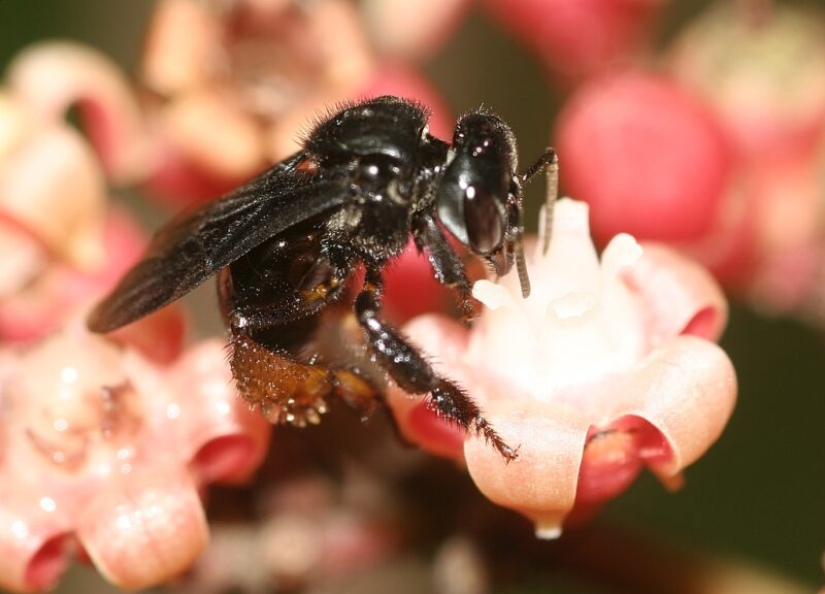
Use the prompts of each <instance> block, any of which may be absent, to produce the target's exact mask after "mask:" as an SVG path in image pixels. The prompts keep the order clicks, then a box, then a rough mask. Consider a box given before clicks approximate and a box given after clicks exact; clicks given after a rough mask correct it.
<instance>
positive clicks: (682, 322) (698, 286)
mask: <svg viewBox="0 0 825 594" xmlns="http://www.w3.org/2000/svg"><path fill="white" fill-rule="evenodd" d="M623 279H624V281H625V282H626V283H627V284H628V285H629V286H630V287H631V288H632V289H633V290H634V292H635V293H636V295H637V296H638V297H639V298H641V299H642V302H643V307H642V308H641V310H642V311H643V312H645V323H646V326H647V332H648V336H649V337H650V341H651V346H653V347H655V346H658V345H659V344H660V343H662V342H663V341H665V340H669V339H670V338H672V337H674V336H678V335H680V334H690V335H693V336H698V337H700V338H705V339H707V340H718V339H719V337H720V336H721V335H722V331H723V330H724V328H725V325H726V324H727V318H728V305H727V300H726V299H725V296H724V294H723V293H722V290H721V288H720V287H719V285H718V284H717V283H716V282H715V281H714V279H713V277H712V276H711V275H710V273H708V272H707V270H705V269H704V268H703V267H702V266H700V265H699V264H697V263H695V262H694V261H692V260H690V259H688V258H686V257H685V256H682V255H681V254H679V253H678V252H676V251H674V250H672V249H669V248H667V247H665V246H663V245H660V244H656V243H645V244H644V255H643V256H642V258H641V259H640V260H639V262H637V264H636V265H635V266H633V267H631V268H628V269H627V270H626V271H625V273H624V275H623Z"/></svg>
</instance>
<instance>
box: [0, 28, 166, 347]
mask: <svg viewBox="0 0 825 594" xmlns="http://www.w3.org/2000/svg"><path fill="white" fill-rule="evenodd" d="M75 106H76V107H77V108H78V110H79V113H80V114H81V119H82V123H83V125H84V131H85V132H87V134H88V137H89V140H87V139H86V138H85V137H84V136H83V135H82V134H81V133H80V132H79V131H78V130H76V129H75V128H74V127H73V126H71V125H70V124H69V123H68V122H67V120H66V116H67V113H68V111H69V109H70V108H72V107H75ZM141 134H142V133H141V129H140V121H139V117H138V113H137V105H136V103H135V102H134V99H133V98H132V96H131V93H130V90H129V87H128V84H127V83H126V81H125V79H124V78H123V77H122V75H121V74H120V73H119V72H118V70H117V69H116V68H115V66H114V65H113V64H112V63H111V62H110V61H109V60H108V59H107V58H105V57H104V56H102V55H101V54H99V53H97V52H96V51H94V50H91V49H88V48H85V47H83V46H80V45H78V44H74V43H67V42H50V43H41V44H37V45H34V46H32V47H30V48H28V49H26V50H24V51H23V52H21V53H20V54H19V55H18V56H16V57H15V58H14V59H13V60H12V62H11V64H10V65H9V67H8V69H7V71H6V84H5V86H4V87H3V89H2V90H0V251H2V253H3V258H2V259H0V341H4V342H5V341H16V342H22V341H30V340H34V339H36V338H38V337H40V336H43V335H45V334H46V333H48V332H50V331H53V330H55V329H56V328H57V327H59V326H60V325H61V324H62V323H63V322H64V321H65V320H66V319H67V318H68V317H69V316H70V315H71V314H72V312H74V311H75V310H76V309H77V308H78V307H83V306H84V305H85V304H86V303H87V302H88V301H89V300H90V299H93V298H95V297H96V296H97V295H99V294H101V293H102V292H104V291H106V290H107V289H108V288H110V287H111V286H112V285H113V284H114V282H115V281H116V280H117V279H118V278H119V277H120V276H121V275H122V273H123V272H124V271H125V270H126V268H128V267H129V266H130V265H131V264H132V263H133V262H134V261H135V260H136V259H137V258H138V257H139V255H140V252H141V250H142V248H143V244H144V239H143V235H142V232H141V231H140V230H139V229H138V227H137V224H136V223H135V222H133V221H132V219H131V218H130V217H129V216H127V215H126V214H124V213H121V212H115V211H110V209H109V207H108V204H107V198H108V197H107V189H106V185H107V178H108V179H109V180H112V181H115V182H126V181H134V180H135V179H136V177H137V176H138V175H139V169H140V167H141V164H140V158H139V155H140V151H141V149H140V147H141V146H142V144H141V143H142V141H141ZM178 315H179V314H178Z"/></svg>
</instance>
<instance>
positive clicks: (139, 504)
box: [77, 468, 209, 589]
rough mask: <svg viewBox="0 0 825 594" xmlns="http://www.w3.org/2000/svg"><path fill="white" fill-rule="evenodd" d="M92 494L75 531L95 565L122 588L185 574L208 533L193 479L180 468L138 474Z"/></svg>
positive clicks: (145, 584) (204, 542) (206, 539)
mask: <svg viewBox="0 0 825 594" xmlns="http://www.w3.org/2000/svg"><path fill="white" fill-rule="evenodd" d="M119 487H120V488H112V487H111V486H110V487H108V488H107V490H106V491H105V492H104V493H102V494H100V495H99V496H97V497H95V498H94V499H93V500H92V501H90V502H89V504H88V505H87V506H86V507H85V508H84V510H83V513H82V514H81V515H80V517H79V518H78V526H77V535H78V538H79V540H80V542H81V543H82V544H83V547H84V549H85V550H86V552H87V553H88V554H89V557H90V558H91V559H92V561H93V562H94V564H95V566H96V567H97V569H98V570H99V571H100V572H101V573H102V574H103V575H104V576H105V577H106V579H108V580H109V581H111V582H112V583H113V584H115V585H117V586H119V587H121V588H129V589H137V588H146V587H149V586H152V585H154V584H157V583H161V582H165V581H169V580H170V579H172V578H175V577H177V576H179V575H180V574H181V573H183V572H184V571H185V570H186V569H187V568H188V567H189V566H190V565H191V564H192V563H193V562H194V561H195V559H196V558H197V556H198V555H199V554H200V553H201V552H202V551H203V549H204V548H205V547H206V545H207V543H208V540H209V532H208V528H207V525H206V518H205V516H204V511H203V506H202V505H201V502H200V499H199V497H198V493H197V490H196V487H195V484H194V482H193V481H192V480H191V479H188V478H187V477H185V475H183V474H182V473H181V472H180V471H179V470H176V469H169V470H168V471H164V470H162V469H157V468H153V469H151V470H150V471H147V472H145V473H136V474H135V475H132V476H130V477H129V478H128V480H123V481H121V484H120V485H119Z"/></svg>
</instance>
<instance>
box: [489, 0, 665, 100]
mask: <svg viewBox="0 0 825 594" xmlns="http://www.w3.org/2000/svg"><path fill="white" fill-rule="evenodd" d="M484 5H485V7H486V8H488V9H489V11H490V12H491V13H492V16H493V17H494V18H495V22H496V23H497V24H500V25H502V26H503V27H506V28H507V29H508V30H510V31H512V33H513V34H514V35H515V36H516V38H517V39H519V40H521V41H523V42H525V43H526V44H527V46H528V47H529V48H530V49H532V50H533V51H534V52H535V53H536V54H537V55H538V57H539V59H540V60H541V61H542V63H543V64H544V66H545V67H547V68H548V70H549V71H550V72H552V73H553V74H554V75H555V76H556V78H557V79H559V80H560V82H563V83H567V84H572V83H577V82H580V81H581V80H583V79H584V78H586V77H588V76H593V75H594V74H598V73H600V72H604V71H606V70H610V69H612V68H615V67H616V66H620V67H624V66H627V65H628V64H629V63H633V61H634V60H637V59H638V57H639V56H640V55H644V54H645V53H646V52H647V51H648V50H649V49H650V46H651V44H652V39H653V32H654V31H655V24H656V21H657V17H658V16H659V14H660V13H661V12H662V10H663V9H664V8H665V7H666V6H667V1H666V0H578V1H577V2H569V1H568V0H485V2H484Z"/></svg>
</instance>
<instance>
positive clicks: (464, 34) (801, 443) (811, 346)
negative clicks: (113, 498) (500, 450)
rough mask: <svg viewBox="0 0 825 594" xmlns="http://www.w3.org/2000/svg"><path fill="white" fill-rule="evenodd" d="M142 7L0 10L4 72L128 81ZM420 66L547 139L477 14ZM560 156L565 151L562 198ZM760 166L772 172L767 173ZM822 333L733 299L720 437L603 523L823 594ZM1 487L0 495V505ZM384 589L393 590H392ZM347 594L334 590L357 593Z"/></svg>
mask: <svg viewBox="0 0 825 594" xmlns="http://www.w3.org/2000/svg"><path fill="white" fill-rule="evenodd" d="M709 4H711V2H705V1H702V2H699V1H693V0H681V1H678V2H671V3H667V5H666V7H665V8H664V10H663V13H662V17H661V22H660V24H659V25H658V26H657V28H656V33H655V43H656V44H657V45H658V46H660V47H663V46H665V45H666V44H667V43H668V42H669V40H671V39H672V38H674V36H676V35H677V34H678V33H679V32H680V31H681V30H682V28H684V27H685V26H686V25H687V24H688V23H690V22H691V20H692V19H695V18H696V16H697V15H698V14H700V13H701V12H702V11H703V10H704V9H705V8H706V7H707V6H708V5H709ZM777 4H779V3H777ZM822 4H823V7H825V3H822ZM152 9H153V2H150V1H148V0H131V1H129V2H112V1H111V0H72V1H71V2H36V1H34V2H32V1H29V2H23V1H22V0H0V68H2V67H4V66H5V65H6V64H7V63H8V62H9V61H10V60H11V59H12V57H13V56H14V55H15V53H16V52H18V51H19V50H21V49H22V48H24V47H26V46H27V45H28V44H30V43H32V42H36V41H39V40H43V39H50V38H63V39H74V40H79V41H82V42H84V43H86V44H89V45H91V46H93V47H96V48H99V49H100V50H102V51H103V52H105V53H106V54H107V55H109V56H111V57H112V58H114V59H115V60H116V61H117V62H118V63H119V64H120V65H121V66H122V67H123V69H124V70H125V71H126V72H129V73H133V72H135V71H136V69H137V65H138V60H139V55H140V51H141V47H142V43H143V39H144V30H145V26H146V23H147V20H148V18H149V16H150V14H151V11H152ZM421 68H422V70H423V72H424V73H425V75H426V76H428V77H429V78H430V80H431V81H432V83H433V85H434V86H435V88H437V89H438V91H440V93H441V94H442V96H443V97H444V99H445V100H446V103H447V105H448V106H449V108H450V110H451V111H452V113H453V114H460V113H462V112H464V111H466V110H469V109H471V108H474V107H476V106H478V105H479V104H484V105H485V106H489V107H491V108H492V109H493V110H495V112H497V113H498V114H499V115H501V116H502V117H503V118H504V119H505V120H506V121H507V122H509V123H510V125H511V126H512V127H513V129H514V131H515V133H516V135H517V137H518V141H519V149H520V154H521V158H522V159H523V161H524V162H526V161H528V160H530V159H531V158H532V156H533V155H538V154H539V153H540V152H541V151H542V149H543V148H544V147H545V146H547V145H548V144H550V143H552V142H554V140H553V138H554V136H553V134H554V132H553V131H554V125H555V122H556V118H557V115H558V113H559V110H560V108H561V106H562V105H563V103H564V102H565V100H566V98H567V97H568V90H566V89H565V88H564V86H563V85H561V84H556V83H555V82H554V81H553V79H552V78H551V77H549V76H548V75H547V74H546V73H545V72H544V70H543V68H542V65H541V64H540V62H539V60H537V59H536V58H535V57H534V54H533V53H532V52H531V51H530V50H529V49H528V48H526V47H525V46H524V45H523V44H519V43H516V42H515V41H514V40H513V38H512V37H511V36H510V35H508V34H507V33H506V32H505V31H503V30H502V28H500V27H498V26H496V24H495V23H494V22H493V20H492V19H491V18H490V17H489V15H488V14H485V13H484V12H482V11H481V10H479V9H477V8H475V9H471V10H470V12H469V14H468V15H467V16H466V18H465V19H464V20H463V21H462V22H461V24H460V26H458V28H457V29H456V30H455V32H454V33H453V34H452V35H451V36H450V37H449V39H447V40H446V41H445V42H444V44H443V45H442V46H441V47H440V48H439V49H438V50H437V51H435V52H434V53H433V54H432V55H430V56H427V57H426V58H425V59H422V62H421ZM564 158H565V157H564V154H562V155H561V162H562V169H561V180H562V189H563V190H564V188H565V185H564V184H565V181H564V178H565V169H564V162H565V161H564ZM762 165H763V166H764V167H765V168H770V167H771V163H770V162H765V163H762ZM627 166H628V167H633V166H634V164H633V163H628V164H627ZM593 175H599V171H594V172H593ZM542 195H543V187H542V184H541V183H536V184H535V185H534V186H533V187H531V188H530V191H529V198H528V199H529V201H530V203H531V204H532V205H533V206H534V207H537V205H538V204H540V203H541V201H542ZM118 197H119V199H123V200H124V201H125V202H127V203H129V204H132V205H134V204H136V203H137V202H138V201H136V200H135V199H134V198H133V197H132V198H130V196H129V191H128V190H123V191H119V192H118ZM140 204H142V205H143V206H142V208H145V209H146V211H145V212H144V213H143V216H144V218H145V220H146V221H147V222H148V224H149V225H154V224H156V223H157V222H158V221H159V220H162V219H164V218H165V217H166V216H168V215H167V213H168V212H169V209H167V208H165V207H160V206H157V205H152V204H149V205H148V206H146V203H145V202H140ZM527 220H534V217H532V216H528V218H527ZM204 299H207V300H209V299H211V296H206V297H204ZM205 310H206V312H207V313H205V314H203V315H202V320H203V321H202V324H201V326H200V332H201V333H210V332H218V331H219V328H220V325H219V321H218V320H217V319H216V318H217V316H216V315H214V314H213V313H211V312H210V308H209V307H207V308H205ZM212 311H214V310H212ZM823 330H825V328H823V327H821V326H820V327H817V325H816V324H813V323H809V322H806V321H800V320H799V318H798V316H794V315H792V313H788V314H786V315H779V314H776V313H773V314H765V313H760V311H757V309H756V308H755V307H753V305H752V303H750V302H749V301H748V300H747V299H742V298H738V297H734V299H733V301H732V309H731V319H730V324H729V326H728V329H727V331H726V333H725V336H724V338H723V339H722V346H723V347H724V349H725V350H726V351H727V353H728V354H729V356H730V357H731V359H732V360H733V362H734V365H735V367H736V370H737V374H738V378H739V382H740V388H739V399H738V403H737V406H736V410H735V413H734V415H733V418H732V420H731V422H730V424H729V426H728V428H727V430H726V431H725V433H724V434H723V436H722V438H721V439H720V440H719V442H718V443H717V444H716V445H715V446H714V447H713V448H712V449H711V450H710V452H709V453H708V454H707V455H706V456H704V457H703V458H702V459H701V460H700V461H699V462H698V463H697V464H695V465H694V466H692V467H690V468H689V469H688V470H687V473H686V479H687V483H686V486H685V488H683V489H682V490H680V491H678V492H676V493H674V494H671V493H668V492H666V491H665V490H664V489H663V488H662V487H661V485H660V484H659V483H658V482H657V481H656V480H655V479H654V478H653V477H651V476H650V475H649V474H644V475H643V476H642V477H641V479H640V480H638V481H637V482H636V483H635V484H634V485H633V486H632V487H631V488H630V489H629V490H628V492H626V493H625V494H624V495H622V496H621V497H619V498H617V499H616V500H614V501H612V502H610V503H609V504H608V505H607V506H606V508H605V510H604V512H603V513H602V515H601V517H600V520H599V522H605V523H608V524H610V525H615V526H621V527H624V528H627V529H629V530H631V531H632V533H634V534H638V535H640V536H641V537H643V538H646V537H648V536H649V537H651V538H653V539H656V540H657V541H662V542H665V543H673V544H678V546H679V547H685V548H686V549H688V550H692V551H699V552H701V553H702V554H708V555H713V556H716V555H718V556H720V557H726V558H727V557H730V558H734V559H736V560H738V561H742V562H744V563H747V564H756V565H759V566H762V567H764V568H766V569H768V570H771V571H776V572H778V573H780V574H783V575H785V576H788V577H790V578H793V579H795V580H798V581H799V582H801V583H802V584H805V585H807V586H809V587H810V588H811V589H815V588H816V587H818V586H819V585H821V584H822V582H823V573H822V555H823V547H825V505H824V504H825V446H824V445H823V444H824V443H825V440H823V435H825V364H823V363H825V351H823V346H824V345H823ZM438 472H441V473H444V474H446V475H448V476H449V478H447V479H445V481H446V482H447V483H449V484H451V485H452V484H453V483H456V484H458V487H456V488H463V489H466V488H467V485H465V484H464V482H465V481H463V479H462V478H461V477H460V476H451V475H450V472H451V471H450V469H449V468H448V467H439V471H438ZM10 487H11V488H13V486H12V485H0V497H2V491H3V490H5V489H8V488H10ZM445 488H447V487H445ZM429 496H432V494H429V495H427V497H429ZM227 497H228V496H227ZM438 505H441V504H440V503H439V504H438ZM444 505H446V506H447V507H445V509H451V508H450V507H449V504H444ZM512 517H513V518H514V520H513V521H516V522H519V521H521V520H520V519H515V518H516V516H515V515H513V516H512ZM574 573H575V572H574ZM551 574H552V572H551ZM399 575H402V574H399ZM404 575H406V574H404ZM525 577H526V579H522V580H520V582H521V583H514V585H513V586H512V587H510V588H509V589H506V590H504V591H506V592H531V591H536V592H538V591H554V592H563V591H571V592H582V591H593V592H602V591H604V592H607V591H612V590H601V589H599V588H598V586H593V585H589V586H588V585H584V584H583V583H581V582H579V581H577V579H576V578H575V576H574V575H572V576H571V575H570V574H568V573H566V572H559V575H558V576H557V578H556V577H554V576H553V575H549V576H548V575H547V574H546V573H545V572H539V571H537V572H536V576H525ZM381 579H387V580H388V581H387V582H384V583H390V584H393V586H392V587H393V588H395V587H396V585H397V583H400V582H395V581H393V579H391V578H381ZM376 580H379V577H376ZM376 583H379V582H376ZM411 583H415V581H414V580H413V581H412V582H411ZM352 588H353V589H350V590H346V589H342V590H340V591H359V590H357V589H356V588H355V587H354V586H353V587H352ZM398 589H400V590H402V591H406V590H405V589H404V588H402V587H400V586H399V587H398ZM107 591H113V590H112V588H111V587H110V586H107V585H105V584H104V583H103V581H102V580H101V579H100V578H98V577H97V576H96V575H95V574H94V572H92V571H91V570H87V569H74V570H72V572H71V574H70V575H69V577H68V579H66V580H64V582H63V583H62V584H61V585H60V587H59V588H58V590H57V592H60V593H70V592H107ZM410 591H414V590H410ZM674 591H675V590H674Z"/></svg>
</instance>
